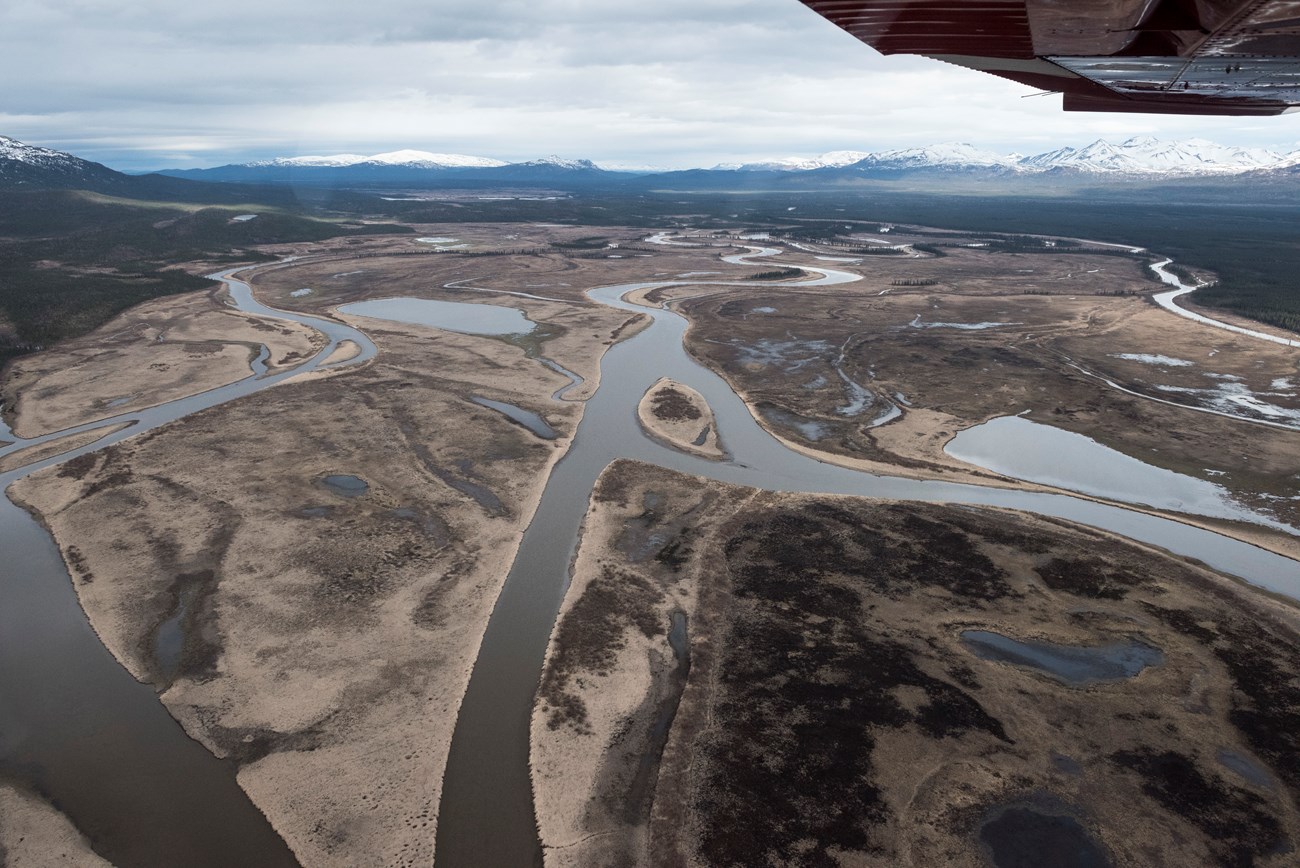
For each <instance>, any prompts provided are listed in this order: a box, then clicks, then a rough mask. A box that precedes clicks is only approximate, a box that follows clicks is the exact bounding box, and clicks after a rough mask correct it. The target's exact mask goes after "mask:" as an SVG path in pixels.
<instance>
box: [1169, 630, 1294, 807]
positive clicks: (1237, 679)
mask: <svg viewBox="0 0 1300 868" xmlns="http://www.w3.org/2000/svg"><path fill="white" fill-rule="evenodd" d="M1144 608H1145V609H1146V610H1147V611H1148V612H1150V613H1151V614H1152V615H1155V616H1156V617H1158V618H1160V619H1161V620H1162V621H1164V622H1165V623H1166V624H1168V625H1169V626H1170V627H1173V628H1174V629H1175V630H1178V631H1179V632H1180V633H1184V634H1186V635H1188V636H1191V637H1193V638H1195V639H1196V640H1197V641H1198V642H1201V643H1203V644H1206V645H1209V646H1211V647H1212V648H1213V649H1214V653H1215V655H1216V656H1217V657H1218V658H1219V659H1220V660H1221V661H1223V664H1224V665H1225V666H1226V667H1227V669H1228V673H1229V674H1230V675H1231V677H1232V680H1233V686H1234V687H1235V689H1234V690H1233V691H1232V693H1231V702H1232V710H1231V711H1230V712H1229V713H1228V719H1229V720H1230V721H1231V722H1232V725H1233V726H1235V727H1236V728H1237V730H1238V731H1239V732H1241V734H1242V736H1244V737H1245V739H1246V741H1247V743H1249V744H1250V746H1251V748H1252V749H1253V750H1254V751H1255V753H1256V755H1258V756H1259V757H1260V759H1262V760H1264V761H1265V762H1266V763H1267V764H1268V765H1269V766H1270V768H1271V769H1272V770H1273V772H1274V773H1276V774H1277V776H1278V777H1279V778H1281V779H1282V781H1283V782H1284V783H1285V784H1286V786H1287V787H1288V788H1289V789H1290V790H1291V792H1292V794H1293V795H1300V674H1297V673H1300V651H1297V650H1296V649H1297V644H1298V643H1297V641H1296V637H1295V635H1294V634H1291V633H1289V632H1288V633H1287V634H1284V635H1279V632H1278V630H1277V629H1276V628H1273V627H1272V626H1271V625H1269V624H1268V622H1266V621H1265V620H1263V619H1254V620H1251V621H1249V622H1247V621H1246V620H1243V619H1239V618H1236V617H1233V616H1232V615H1229V614H1225V612H1224V611H1223V610H1221V609H1215V610H1209V609H1199V610H1197V609H1194V610H1177V609H1166V608H1161V607H1158V606H1153V605H1150V604H1148V605H1146V606H1145V607H1144Z"/></svg>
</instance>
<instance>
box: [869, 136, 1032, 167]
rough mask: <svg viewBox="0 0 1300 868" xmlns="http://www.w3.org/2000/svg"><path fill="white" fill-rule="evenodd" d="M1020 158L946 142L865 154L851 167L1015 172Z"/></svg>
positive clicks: (963, 144) (1014, 155)
mask: <svg viewBox="0 0 1300 868" xmlns="http://www.w3.org/2000/svg"><path fill="white" fill-rule="evenodd" d="M1020 160H1021V157H1020V155H1019V154H998V153H995V152H993V151H985V150H983V149H981V148H977V147H975V146H973V145H968V144H966V143H965V142H946V143H944V144H940V145H929V146H927V147H924V148H902V149H900V150H894V151H881V152H880V153H878V154H868V155H866V156H865V157H863V158H862V159H861V160H858V161H857V162H856V163H854V165H855V166H859V167H862V168H891V169H920V168H927V167H943V168H960V169H1014V168H1015V167H1016V166H1017V165H1018V164H1019V163H1020Z"/></svg>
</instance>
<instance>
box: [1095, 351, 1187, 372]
mask: <svg viewBox="0 0 1300 868" xmlns="http://www.w3.org/2000/svg"><path fill="white" fill-rule="evenodd" d="M1110 355H1111V357H1112V358H1115V359H1128V360H1129V361H1130V362H1141V363H1142V364H1144V365H1163V366H1165V367H1167V368H1186V367H1190V366H1191V365H1192V363H1191V362H1189V361H1187V360H1186V359H1176V358H1174V357H1173V356H1162V355H1160V354H1158V353H1111V354H1110Z"/></svg>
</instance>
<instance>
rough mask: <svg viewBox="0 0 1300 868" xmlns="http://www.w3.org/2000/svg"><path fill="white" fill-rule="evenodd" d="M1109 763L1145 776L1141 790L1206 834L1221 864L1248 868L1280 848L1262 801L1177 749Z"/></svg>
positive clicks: (1135, 753)
mask: <svg viewBox="0 0 1300 868" xmlns="http://www.w3.org/2000/svg"><path fill="white" fill-rule="evenodd" d="M1110 759H1111V761H1112V762H1114V763H1116V764H1117V765H1120V766H1122V767H1124V768H1127V769H1132V770H1133V771H1135V772H1137V773H1138V774H1139V775H1141V776H1142V779H1143V782H1142V791H1143V792H1145V793H1146V794H1147V795H1149V796H1151V797H1152V798H1154V799H1155V800H1156V801H1158V802H1159V803H1160V804H1161V805H1163V806H1164V807H1165V808H1166V809H1167V810H1169V811H1172V812H1173V813H1175V814H1177V815H1178V816H1180V817H1182V818H1183V819H1184V820H1187V821H1188V822H1189V823H1191V824H1192V825H1193V826H1195V827H1196V828H1197V829H1199V830H1201V831H1202V832H1204V833H1205V836H1206V840H1207V843H1208V844H1209V846H1210V849H1211V850H1212V851H1213V852H1214V855H1215V858H1216V859H1217V860H1218V864H1220V865H1224V866H1229V868H1249V866H1252V865H1254V864H1255V859H1256V857H1259V856H1262V855H1264V854H1266V853H1269V852H1271V851H1274V850H1276V848H1277V847H1278V845H1279V844H1280V843H1282V827H1281V824H1280V823H1279V822H1278V819H1277V818H1276V817H1275V816H1273V814H1272V813H1271V812H1270V811H1269V810H1268V807H1267V805H1266V803H1265V802H1264V800H1263V799H1261V798H1260V797H1259V796H1257V795H1255V794H1254V793H1252V792H1249V791H1247V790H1243V789H1239V788H1237V787H1231V786H1228V785H1227V784H1226V783H1225V782H1224V781H1223V779H1222V778H1220V777H1218V776H1217V775H1216V776H1214V777H1213V778H1210V777H1206V776H1205V775H1204V774H1202V773H1201V771H1200V769H1198V768H1197V765H1196V762H1195V761H1194V760H1193V759H1192V758H1191V757H1187V756H1184V755H1182V754H1179V753H1175V752H1173V751H1164V752H1156V751H1152V750H1149V749H1142V750H1129V751H1118V752H1116V753H1113V754H1111V757H1110Z"/></svg>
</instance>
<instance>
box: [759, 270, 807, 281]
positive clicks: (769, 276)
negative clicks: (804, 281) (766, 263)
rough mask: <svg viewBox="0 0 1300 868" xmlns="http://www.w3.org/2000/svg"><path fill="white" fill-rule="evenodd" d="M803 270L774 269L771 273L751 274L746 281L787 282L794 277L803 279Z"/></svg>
mask: <svg viewBox="0 0 1300 868" xmlns="http://www.w3.org/2000/svg"><path fill="white" fill-rule="evenodd" d="M803 273H804V272H803V269H802V268H774V269H772V270H771V271H760V272H758V273H756V274H751V275H749V276H748V277H746V278H745V280H786V279H787V278H792V277H803Z"/></svg>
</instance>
